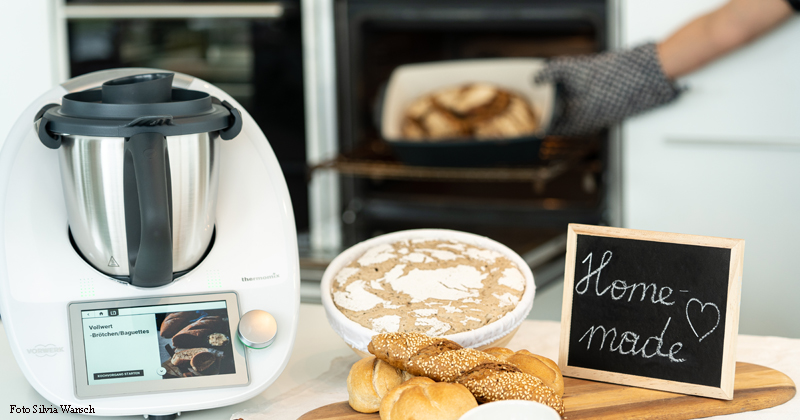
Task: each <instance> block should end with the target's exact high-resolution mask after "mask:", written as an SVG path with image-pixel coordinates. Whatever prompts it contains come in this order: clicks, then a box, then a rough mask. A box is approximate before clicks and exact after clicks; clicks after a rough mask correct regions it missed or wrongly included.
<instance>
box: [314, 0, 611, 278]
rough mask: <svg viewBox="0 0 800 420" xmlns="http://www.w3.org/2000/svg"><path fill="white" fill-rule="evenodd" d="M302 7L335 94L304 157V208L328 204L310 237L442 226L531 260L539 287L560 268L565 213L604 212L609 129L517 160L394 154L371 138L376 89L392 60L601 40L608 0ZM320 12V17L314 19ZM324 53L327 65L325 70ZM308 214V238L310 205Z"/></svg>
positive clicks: (580, 50) (593, 215)
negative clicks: (442, 162) (307, 171)
mask: <svg viewBox="0 0 800 420" xmlns="http://www.w3.org/2000/svg"><path fill="white" fill-rule="evenodd" d="M305 4H309V5H312V4H313V5H314V6H315V7H316V11H315V13H314V14H313V17H314V18H316V19H320V20H317V21H316V25H317V26H316V27H315V30H314V31H309V32H308V33H307V34H306V35H307V39H312V40H315V42H316V45H317V46H318V47H320V48H321V45H324V43H326V42H330V44H329V45H330V46H332V47H333V51H334V54H333V56H332V57H325V56H324V54H321V55H318V56H317V57H315V58H313V59H311V60H309V62H310V64H311V65H316V67H315V71H317V72H318V74H320V75H323V74H326V73H325V72H328V73H327V74H328V75H329V76H333V77H331V79H333V80H335V85H334V86H328V89H329V90H333V89H332V88H335V94H331V96H332V97H328V98H327V99H328V100H329V104H330V105H331V106H330V108H329V109H328V110H327V111H328V115H329V118H330V119H331V120H330V121H328V123H327V127H328V129H329V130H332V131H333V132H334V133H335V135H334V136H330V135H327V136H323V135H322V133H318V134H320V137H319V138H317V140H318V143H317V144H318V147H317V151H318V153H319V154H318V155H316V156H313V157H312V159H310V163H311V170H312V178H311V179H312V184H314V183H317V188H318V189H317V190H316V191H315V190H314V188H313V187H312V194H311V200H312V213H313V208H314V202H315V201H316V202H317V203H320V202H325V203H327V204H326V206H327V207H328V208H331V207H333V208H336V209H337V212H336V213H334V214H329V215H320V214H317V216H318V217H317V218H316V220H317V222H318V224H317V226H316V227H317V228H318V229H317V233H323V232H327V236H326V237H325V238H318V239H319V240H318V244H319V245H320V247H321V248H324V247H325V245H327V246H328V247H333V248H336V247H337V246H338V247H339V248H341V249H343V248H346V247H348V246H351V245H353V244H355V243H357V242H359V241H363V240H365V239H368V238H370V237H373V236H375V235H378V234H383V233H387V232H392V231H397V230H403V229H413V228H449V229H456V230H462V231H467V232H472V233H477V234H480V235H484V236H488V237H490V238H492V239H495V240H497V241H499V242H501V243H504V244H506V245H508V246H509V247H511V248H512V249H514V250H515V251H517V252H518V253H519V254H520V255H522V256H523V258H525V259H526V261H527V262H528V263H529V264H530V265H531V266H532V268H533V269H534V273H535V275H537V285H538V286H539V287H542V286H543V284H544V283H547V282H549V281H551V280H556V279H559V278H560V275H561V272H562V271H563V253H564V244H565V241H566V238H565V232H566V227H567V224H568V223H587V224H606V223H608V222H609V200H610V196H611V194H610V190H611V189H612V188H610V186H609V182H610V181H609V180H610V167H611V165H612V164H613V161H614V159H613V158H610V155H611V154H613V151H612V147H611V145H612V141H611V139H612V135H611V134H610V133H608V132H606V133H603V134H601V135H598V136H593V137H582V138H567V137H547V138H546V139H545V140H544V141H543V143H542V147H541V149H540V151H539V156H538V159H536V160H535V162H534V163H530V164H525V165H514V166H488V167H486V166H481V167H455V168H454V167H435V166H425V167H420V166H412V165H407V164H404V163H402V162H401V161H399V160H398V158H397V156H396V155H395V154H394V153H393V150H392V148H391V147H390V145H389V144H388V143H387V142H386V141H384V140H383V139H382V138H381V136H380V129H379V124H378V121H377V120H378V115H379V113H380V112H379V110H380V104H381V99H382V93H383V89H384V88H385V86H386V83H387V81H388V80H389V77H390V75H391V74H392V71H393V70H394V69H396V68H397V67H398V66H401V65H404V64H412V63H425V62H435V61H444V60H460V59H481V58H510V57H542V58H547V57H553V56H559V55H569V54H585V53H593V52H599V51H603V50H605V49H607V48H608V47H609V44H610V41H609V34H610V33H611V32H612V31H611V27H610V23H609V22H610V21H612V20H613V19H612V16H611V14H612V13H610V12H609V10H610V8H609V6H608V5H607V4H606V2H604V1H567V0H562V1H530V0H529V1H517V0H497V1H492V2H487V1H470V0H458V1H451V0H439V1H435V2H430V1H422V0H334V1H333V2H332V3H329V2H311V1H308V2H306V3H304V5H305ZM308 14H309V15H311V13H308ZM326 15H327V19H330V22H332V25H331V27H330V28H327V27H326V26H325V25H324V24H323V23H322V22H323V20H321V19H323V18H320V16H323V17H324V16H326ZM306 24H307V25H308V24H309V22H306ZM326 31H327V32H326ZM327 37H330V38H327ZM331 61H332V62H333V63H335V65H333V66H332V67H327V68H326V63H327V64H328V65H330V64H332V63H331ZM318 99H320V101H319V102H320V103H325V101H324V100H321V99H323V98H322V97H320V98H318ZM318 111H320V115H325V113H324V112H322V110H321V109H318ZM314 158H316V159H314ZM323 186H324V187H323ZM322 207H324V206H322ZM337 218H338V220H337ZM311 219H312V243H313V238H314V230H315V224H314V220H315V216H314V215H313V214H312V216H311ZM336 235H340V236H338V237H337V236H336ZM332 237H333V238H336V240H335V241H331V238H332ZM325 240H328V241H329V242H327V244H326V242H325ZM337 241H338V243H337Z"/></svg>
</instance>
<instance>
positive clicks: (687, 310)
mask: <svg viewBox="0 0 800 420" xmlns="http://www.w3.org/2000/svg"><path fill="white" fill-rule="evenodd" d="M693 302H696V303H697V304H698V305H700V313H701V314H702V313H703V312H705V310H706V307H708V306H710V307H711V308H713V309H714V311H717V323H716V324H714V327H713V328H711V329H710V330H708V332H707V333H705V334H703V336H702V337H700V334H698V333H697V330H696V329H695V328H694V324H693V323H692V318H691V317H690V316H689V306H691V305H692V303H693ZM714 311H709V313H713V312H714ZM719 319H720V313H719V307H717V305H716V304H714V303H711V302H708V303H703V302H700V301H699V300H697V299H695V298H691V299H689V302H687V303H686V320H687V321H689V326H690V327H691V328H692V332H693V333H694V335H695V336H697V338H699V339H700V341H698V342H702V341H703V339H704V338H706V337H708V336H709V335H710V334H711V333H712V332H714V330H716V329H717V327H718V326H719Z"/></svg>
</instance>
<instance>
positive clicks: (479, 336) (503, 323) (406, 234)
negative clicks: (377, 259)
mask: <svg viewBox="0 0 800 420" xmlns="http://www.w3.org/2000/svg"><path fill="white" fill-rule="evenodd" d="M410 239H432V240H444V241H448V240H452V241H458V242H463V243H466V244H469V245H474V246H477V247H481V248H485V249H490V250H492V251H496V252H499V253H501V254H503V256H505V257H506V258H508V259H509V260H511V261H512V262H513V263H514V264H516V265H517V267H518V268H519V270H520V272H522V275H523V276H524V277H525V291H524V292H523V294H522V298H521V299H520V301H519V303H518V304H517V306H516V307H515V308H514V309H513V310H512V311H511V312H509V313H507V314H505V315H504V316H503V317H502V318H500V319H498V320H497V321H494V322H492V323H490V324H488V325H484V326H483V327H480V328H477V329H475V330H472V331H465V332H460V333H456V334H450V335H446V336H445V337H446V338H448V339H450V340H453V341H455V342H457V343H458V344H461V345H462V346H464V347H472V348H476V347H482V346H485V345H487V344H489V343H492V342H495V341H497V340H499V339H501V338H503V337H505V336H506V335H508V334H509V333H511V332H513V331H515V330H516V329H517V327H519V326H520V324H522V321H524V320H525V317H526V316H528V313H529V312H530V311H531V309H532V308H533V297H534V295H535V294H536V285H535V284H534V283H533V273H531V269H530V267H528V264H526V263H525V260H523V259H522V257H520V256H519V255H518V254H517V253H516V252H514V251H512V250H511V249H510V248H508V247H507V246H505V245H503V244H501V243H499V242H497V241H494V240H492V239H489V238H487V237H485V236H479V235H474V234H471V233H466V232H459V231H455V230H445V229H415V230H405V231H401V232H394V233H389V234H386V235H381V236H378V237H375V238H372V239H369V240H366V241H364V242H361V243H359V244H356V245H353V246H352V247H350V248H349V249H347V250H345V251H344V252H342V253H341V254H339V256H337V257H336V258H335V259H334V260H333V261H332V262H331V263H330V265H328V268H327V269H325V274H323V276H322V283H321V284H320V288H321V294H322V306H323V307H324V308H325V314H326V316H327V317H328V322H329V323H330V324H331V328H333V330H334V331H336V333H337V334H339V336H340V337H342V339H343V340H344V342H345V343H347V345H348V346H350V347H352V348H353V349H354V350H356V351H360V352H362V353H367V346H368V345H369V342H370V340H371V339H372V336H373V335H375V334H377V333H376V332H375V331H372V330H370V329H368V328H365V327H363V326H361V325H360V324H358V323H357V322H355V321H353V320H351V319H349V318H347V317H346V316H345V315H344V314H343V313H342V312H341V311H339V309H338V308H337V307H336V305H334V303H333V298H332V296H331V284H332V283H333V279H334V278H335V277H336V274H338V273H339V271H340V270H341V269H342V268H344V267H346V266H348V265H349V264H350V263H351V262H352V261H354V260H356V259H357V258H359V257H360V256H361V255H363V254H364V253H365V252H366V251H367V250H368V249H370V248H372V247H375V246H377V245H382V244H391V243H395V242H400V241H405V240H410Z"/></svg>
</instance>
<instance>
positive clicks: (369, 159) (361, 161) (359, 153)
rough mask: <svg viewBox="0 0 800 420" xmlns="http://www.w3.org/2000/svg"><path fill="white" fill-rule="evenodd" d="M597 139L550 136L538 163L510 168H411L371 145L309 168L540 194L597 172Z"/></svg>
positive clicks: (344, 173)
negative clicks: (558, 182) (506, 185)
mask: <svg viewBox="0 0 800 420" xmlns="http://www.w3.org/2000/svg"><path fill="white" fill-rule="evenodd" d="M599 144H600V142H599V140H598V139H596V138H588V139H587V138H564V137H555V136H551V137H547V138H546V139H544V140H543V142H542V146H541V149H540V151H539V161H538V162H535V163H532V164H530V165H526V166H511V167H433V166H411V165H406V164H404V163H402V162H399V161H397V160H395V159H394V158H393V157H392V156H391V154H390V153H389V152H387V147H386V146H385V144H384V145H381V144H376V143H372V144H370V145H367V146H365V147H362V148H359V149H357V150H355V151H354V152H353V153H350V154H342V155H339V156H338V157H336V158H334V159H330V160H327V161H323V162H321V163H319V164H317V165H314V166H313V167H311V168H310V175H311V174H313V173H314V172H315V171H317V170H333V171H336V172H338V173H339V174H342V175H349V176H354V177H361V178H368V179H372V180H388V179H392V180H404V181H423V182H425V181H427V182H529V183H531V184H532V185H533V188H534V190H535V191H537V192H541V191H544V188H545V187H546V185H547V184H548V183H549V182H550V181H552V180H554V179H556V178H558V177H559V176H560V175H562V174H564V173H565V172H567V171H569V170H571V169H576V168H581V169H583V170H584V171H585V172H598V171H600V170H601V169H600V168H599V167H598V166H599V162H598V161H596V160H595V161H593V160H591V159H587V157H589V156H590V155H592V154H594V153H596V152H597V151H598V150H599Z"/></svg>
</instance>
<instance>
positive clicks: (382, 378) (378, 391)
mask: <svg viewBox="0 0 800 420" xmlns="http://www.w3.org/2000/svg"><path fill="white" fill-rule="evenodd" d="M405 373H406V372H403V371H401V370H400V369H396V368H394V367H392V366H391V365H389V364H388V363H386V362H382V361H380V360H378V359H376V358H374V357H365V358H363V359H361V360H359V361H358V362H356V363H355V364H353V367H352V368H350V374H349V375H347V394H348V395H349V400H348V402H349V403H350V407H352V408H353V410H356V411H358V412H361V413H376V412H377V411H378V409H380V407H381V399H383V397H384V396H385V395H386V394H387V393H388V392H389V391H391V390H392V389H393V388H394V387H396V386H398V385H400V384H401V383H403V381H404V380H406V379H408V378H409V375H407V374H406V375H404V374H405Z"/></svg>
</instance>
